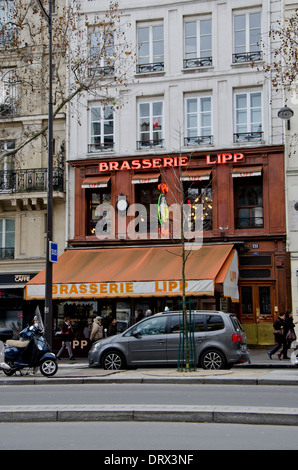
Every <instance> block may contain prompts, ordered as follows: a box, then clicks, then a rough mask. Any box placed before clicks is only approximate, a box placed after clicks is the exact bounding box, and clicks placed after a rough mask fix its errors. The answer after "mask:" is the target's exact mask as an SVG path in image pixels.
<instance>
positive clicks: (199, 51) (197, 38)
mask: <svg viewBox="0 0 298 470" xmlns="http://www.w3.org/2000/svg"><path fill="white" fill-rule="evenodd" d="M184 36H185V37H184V50H185V56H184V64H183V67H184V68H193V67H204V66H208V65H209V66H210V65H212V22H211V18H200V19H196V20H189V21H185V24H184Z"/></svg>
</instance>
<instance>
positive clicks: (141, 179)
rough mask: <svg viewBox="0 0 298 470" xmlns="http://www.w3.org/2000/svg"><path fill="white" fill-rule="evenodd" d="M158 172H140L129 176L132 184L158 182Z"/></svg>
mask: <svg viewBox="0 0 298 470" xmlns="http://www.w3.org/2000/svg"><path fill="white" fill-rule="evenodd" d="M159 178H160V173H140V174H136V175H133V177H132V178H131V182H132V184H144V183H158V181H159Z"/></svg>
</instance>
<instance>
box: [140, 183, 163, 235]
mask: <svg viewBox="0 0 298 470" xmlns="http://www.w3.org/2000/svg"><path fill="white" fill-rule="evenodd" d="M159 195H160V190H159V189H158V184H156V183H147V184H136V185H135V203H136V204H140V213H139V214H137V219H138V220H139V223H137V225H136V228H135V231H136V232H138V233H147V234H149V233H151V234H152V233H156V234H157V233H158V211H157V203H158V198H159Z"/></svg>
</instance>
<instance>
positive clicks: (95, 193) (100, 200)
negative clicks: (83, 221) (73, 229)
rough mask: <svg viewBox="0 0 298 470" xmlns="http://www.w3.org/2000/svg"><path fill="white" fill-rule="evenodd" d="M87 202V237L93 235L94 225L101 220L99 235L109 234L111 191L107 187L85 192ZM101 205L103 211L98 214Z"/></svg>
mask: <svg viewBox="0 0 298 470" xmlns="http://www.w3.org/2000/svg"><path fill="white" fill-rule="evenodd" d="M86 200H87V227H86V228H87V235H95V228H96V224H97V223H98V222H99V220H100V219H101V223H102V229H101V233H106V234H107V235H109V234H110V232H111V211H110V210H109V207H110V206H111V190H110V188H109V187H107V188H100V189H96V190H95V189H89V190H86ZM101 204H103V205H104V206H105V207H103V211H100V212H99V209H100V205H101Z"/></svg>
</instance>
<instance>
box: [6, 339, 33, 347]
mask: <svg viewBox="0 0 298 470" xmlns="http://www.w3.org/2000/svg"><path fill="white" fill-rule="evenodd" d="M6 344H7V346H14V347H15V348H26V346H28V344H29V341H27V340H26V341H20V340H19V339H8V340H7V341H6Z"/></svg>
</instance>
